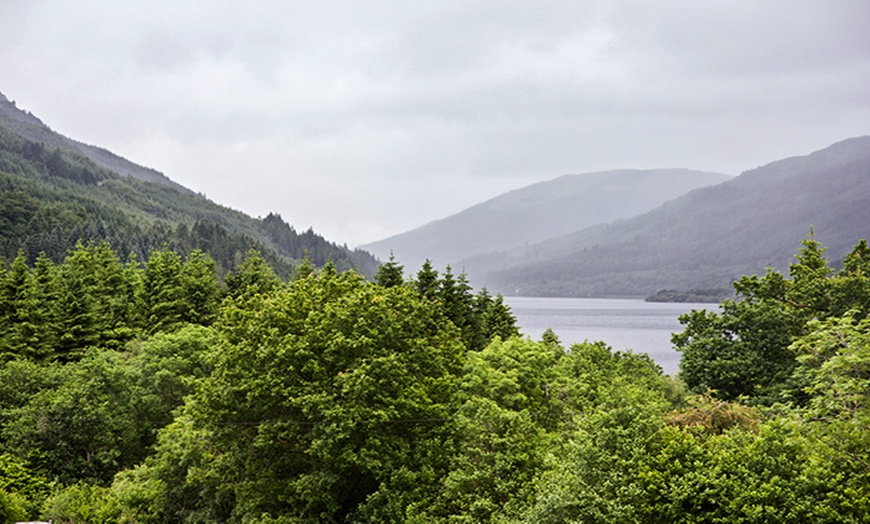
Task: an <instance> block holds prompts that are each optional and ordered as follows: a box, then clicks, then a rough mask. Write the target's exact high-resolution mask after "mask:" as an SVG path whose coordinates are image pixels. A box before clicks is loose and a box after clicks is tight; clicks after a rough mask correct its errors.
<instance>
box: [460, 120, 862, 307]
mask: <svg viewBox="0 0 870 524" xmlns="http://www.w3.org/2000/svg"><path fill="white" fill-rule="evenodd" d="M811 229H812V230H813V231H814V237H815V238H816V240H818V241H819V242H821V243H822V245H824V246H826V247H827V248H828V252H827V254H828V256H829V257H830V258H831V259H832V260H833V261H835V262H837V261H839V260H841V259H842V257H843V256H844V255H845V254H846V253H847V252H848V251H849V250H850V249H851V248H852V247H853V246H854V245H855V244H856V243H857V242H858V241H859V240H860V239H862V238H868V237H870V137H868V136H862V137H856V138H851V139H847V140H844V141H842V142H838V143H836V144H833V145H831V146H830V147H827V148H825V149H822V150H820V151H816V152H814V153H812V154H809V155H806V156H799V157H793V158H787V159H784V160H779V161H776V162H772V163H770V164H767V165H765V166H762V167H759V168H756V169H752V170H750V171H746V172H744V173H742V174H741V175H740V176H738V177H735V178H734V179H732V180H729V181H726V182H723V183H721V184H718V185H716V186H712V187H708V188H702V189H697V190H695V191H692V192H690V193H688V194H686V195H684V196H682V197H680V198H678V199H675V200H673V201H670V202H668V203H666V204H664V205H663V206H661V207H659V208H657V209H655V210H653V211H650V212H648V213H645V214H643V215H640V216H637V217H634V218H631V219H628V220H622V221H619V222H614V223H612V224H609V225H604V226H596V227H592V228H587V229H584V230H581V231H578V232H575V233H572V234H568V235H564V236H562V237H558V238H555V239H551V240H549V241H546V242H542V243H538V244H535V245H532V246H528V247H525V248H518V249H515V250H512V251H504V252H500V253H491V254H488V255H483V256H478V257H474V258H471V259H466V260H464V261H463V262H462V263H463V266H464V267H465V268H466V269H467V270H468V272H469V274H470V275H471V277H472V278H473V279H474V280H475V281H476V282H479V283H481V284H483V285H487V286H490V287H491V288H492V289H494V290H498V291H501V292H503V293H506V294H524V295H550V296H601V295H649V294H652V293H655V292H657V291H659V290H661V289H709V288H715V287H728V286H729V285H730V282H731V281H732V280H733V279H736V278H738V277H740V276H741V275H743V274H758V273H763V272H764V270H765V268H766V267H774V268H776V269H778V270H781V271H783V270H787V267H788V264H789V263H790V262H792V261H793V255H794V253H795V252H796V251H797V249H798V248H799V247H800V242H801V240H802V239H803V238H805V237H806V236H807V235H808V234H809V233H810V230H811Z"/></svg>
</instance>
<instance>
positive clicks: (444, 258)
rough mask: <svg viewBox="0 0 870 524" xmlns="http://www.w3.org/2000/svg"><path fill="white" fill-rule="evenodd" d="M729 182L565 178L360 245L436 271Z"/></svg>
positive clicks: (620, 174) (637, 175) (681, 177)
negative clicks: (434, 266)
mask: <svg viewBox="0 0 870 524" xmlns="http://www.w3.org/2000/svg"><path fill="white" fill-rule="evenodd" d="M728 178H729V177H728V176H727V175H722V174H718V173H707V172H702V171H691V170H688V169H650V170H635V169H631V170H628V169H626V170H617V171H602V172H596V173H586V174H581V175H565V176H562V177H559V178H556V179H554V180H550V181H546V182H540V183H537V184H533V185H530V186H528V187H525V188H522V189H517V190H515V191H511V192H508V193H505V194H503V195H501V196H498V197H496V198H493V199H491V200H489V201H487V202H484V203H482V204H478V205H476V206H473V207H470V208H468V209H466V210H464V211H462V212H460V213H457V214H455V215H452V216H450V217H447V218H445V219H442V220H438V221H435V222H431V223H429V224H427V225H425V226H422V227H420V228H417V229H414V230H412V231H409V232H406V233H403V234H400V235H396V236H393V237H390V238H387V239H385V240H381V241H378V242H374V243H371V244H366V245H364V246H361V247H362V248H363V249H366V250H368V251H370V252H372V253H374V254H375V255H378V256H380V257H382V258H386V257H388V256H389V254H390V252H393V253H394V254H395V256H396V258H397V259H398V260H399V261H401V262H402V263H403V264H405V266H406V267H412V268H413V267H419V265H420V264H421V263H422V262H423V261H424V260H425V259H427V258H429V259H431V260H433V261H435V262H436V263H437V264H438V265H442V264H447V263H456V262H458V261H459V260H462V259H463V258H467V257H470V256H473V255H476V254H481V253H488V252H492V251H500V250H507V249H511V248H514V247H518V246H523V245H525V244H530V243H535V242H540V241H542V240H545V239H548V238H553V237H556V236H559V235H563V234H566V233H570V232H574V231H578V230H580V229H583V228H585V227H588V226H591V225H593V224H597V223H603V222H611V221H613V220H616V219H619V218H626V217H631V216H635V215H638V214H640V213H644V212H646V211H649V210H651V209H654V208H655V207H656V206H659V205H661V204H662V203H664V202H665V201H667V200H669V199H672V198H676V197H678V196H680V195H683V194H685V193H686V192H688V191H690V190H692V189H695V188H698V187H703V186H709V185H713V184H717V183H720V182H722V181H724V180H727V179H728Z"/></svg>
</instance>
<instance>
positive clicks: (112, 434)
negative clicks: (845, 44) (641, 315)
mask: <svg viewBox="0 0 870 524" xmlns="http://www.w3.org/2000/svg"><path fill="white" fill-rule="evenodd" d="M403 273H404V271H403V268H402V267H401V266H400V265H398V264H397V263H396V262H394V261H391V262H388V263H387V264H384V265H383V266H381V268H380V269H379V271H378V273H377V276H376V279H375V282H368V281H366V280H364V279H363V278H362V277H360V276H359V275H358V274H357V273H354V272H344V273H339V272H337V271H336V270H335V267H334V266H333V265H331V264H328V265H327V266H325V267H324V268H323V269H320V270H317V269H315V268H314V267H312V266H311V265H310V264H307V263H306V264H303V265H302V266H300V268H299V270H298V271H297V273H296V276H295V277H294V279H293V280H291V281H290V282H283V281H281V279H279V278H278V277H277V276H276V275H275V274H274V272H273V271H272V270H271V269H270V267H269V265H268V264H267V263H266V262H265V261H264V260H263V259H262V258H261V257H259V256H258V255H257V254H256V253H251V254H250V255H249V256H248V257H247V258H246V259H245V261H244V262H243V263H242V264H241V265H240V266H239V269H238V271H237V272H234V273H231V274H230V275H228V276H227V278H226V279H225V284H221V283H220V280H219V279H218V278H217V275H216V273H215V271H214V264H213V263H211V261H210V260H209V258H208V257H207V256H205V255H203V254H202V253H201V252H194V253H191V254H190V255H188V256H187V257H180V256H179V255H178V254H176V253H174V252H172V251H156V252H154V253H152V254H151V255H150V256H149V258H148V259H147V262H146V263H145V264H144V265H142V264H139V263H137V262H135V261H134V262H131V263H127V264H124V263H122V262H121V260H120V258H119V257H118V256H117V255H116V254H115V253H114V252H113V251H112V250H111V249H110V248H109V247H108V245H106V244H99V245H81V246H79V247H78V248H76V249H75V250H74V251H73V252H72V253H70V254H69V255H68V257H67V258H66V259H65V260H64V261H63V262H62V263H60V264H54V263H53V262H51V261H50V260H48V259H47V258H46V257H41V258H40V259H39V260H38V261H37V264H36V266H35V267H33V268H29V267H28V266H27V264H26V262H25V257H24V256H23V255H21V256H19V257H17V258H16V259H15V260H14V261H13V262H12V264H11V265H10V266H9V267H4V268H3V270H2V271H0V327H2V330H0V518H2V519H3V520H5V521H15V520H30V519H36V518H41V519H46V520H47V519H52V520H53V521H54V522H94V523H95V522H100V523H105V522H114V523H118V524H121V523H128V522H139V523H163V522H545V523H549V522H551V523H557V522H558V523H561V522H861V521H863V520H865V519H866V516H867V515H868V514H870V471H868V469H867V467H866V464H867V463H868V461H870V451H868V450H870V427H868V420H870V411H868V410H870V379H868V373H867V370H868V369H870V354H868V348H870V320H868V319H867V315H868V312H870V309H868V304H870V277H868V275H870V248H868V247H867V244H866V242H864V241H862V242H860V243H859V244H858V245H857V246H856V247H855V248H854V249H853V250H852V252H851V253H850V254H849V256H848V257H847V258H846V262H845V264H844V267H843V269H842V270H840V271H833V270H832V269H831V268H830V267H829V265H828V263H827V261H826V259H825V257H824V250H823V249H822V247H821V246H820V245H819V244H818V243H817V242H815V241H813V240H812V239H807V240H806V241H805V243H804V248H803V249H802V250H801V251H800V252H799V253H798V257H797V259H796V261H795V263H794V264H793V265H792V266H791V267H790V268H789V274H788V276H785V275H783V274H781V273H778V272H775V271H771V272H769V273H768V274H767V275H765V276H764V277H757V276H753V277H746V278H743V279H741V280H740V281H739V282H738V283H737V284H736V286H735V289H736V291H737V292H738V295H739V300H733V301H726V302H725V303H723V304H722V308H721V310H719V311H718V312H710V311H695V312H692V313H690V314H688V315H686V316H685V317H683V319H682V321H683V323H684V324H685V326H686V328H685V331H684V332H683V333H680V334H677V335H675V336H674V342H675V344H676V345H677V347H678V348H679V349H680V350H681V351H683V353H684V359H683V362H682V363H681V373H682V375H683V377H684V380H685V383H683V382H681V381H678V380H674V379H673V378H671V377H667V376H663V375H662V374H661V370H660V368H658V366H656V365H655V364H654V363H653V362H652V361H651V360H650V359H649V358H648V357H646V356H645V355H635V354H631V353H623V352H613V351H611V349H610V348H608V347H607V346H606V345H605V344H604V343H603V342H595V343H593V342H588V343H583V344H575V345H573V346H571V347H570V348H565V347H563V346H562V345H561V343H560V342H559V339H558V336H557V334H556V333H553V332H552V331H548V332H546V333H545V334H544V335H543V337H542V339H541V340H540V341H534V340H531V339H529V338H525V339H523V338H519V337H518V336H516V335H517V332H516V327H515V326H514V321H513V317H512V315H511V314H510V311H509V310H508V309H507V308H505V307H504V304H503V302H502V301H501V298H500V297H498V296H496V297H492V296H491V295H489V294H488V293H487V292H486V291H484V290H481V291H480V292H478V293H476V294H475V293H472V291H471V289H470V287H469V286H468V284H467V282H466V281H465V278H464V277H463V276H462V275H459V276H456V275H453V274H452V272H451V271H449V269H448V270H445V271H444V272H443V273H439V272H438V271H436V270H435V269H434V268H432V267H431V266H430V265H428V264H426V265H424V266H423V267H422V268H421V269H420V270H419V271H418V272H417V273H416V276H415V277H414V278H413V279H410V280H405V279H404V278H403V277H402V275H403Z"/></svg>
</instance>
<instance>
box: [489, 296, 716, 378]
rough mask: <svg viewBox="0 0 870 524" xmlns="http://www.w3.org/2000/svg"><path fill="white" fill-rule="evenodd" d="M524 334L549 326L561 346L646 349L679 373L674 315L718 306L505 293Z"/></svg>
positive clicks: (678, 328)
mask: <svg viewBox="0 0 870 524" xmlns="http://www.w3.org/2000/svg"><path fill="white" fill-rule="evenodd" d="M505 302H507V303H508V304H509V305H510V307H511V309H512V310H513V313H514V315H515V316H516V317H517V324H518V325H519V326H520V332H522V334H523V335H529V336H531V337H532V338H533V339H535V340H540V338H541V334H543V332H544V330H545V329H547V328H548V327H549V328H552V329H553V331H555V332H556V335H558V336H559V340H561V341H562V344H563V345H564V346H565V347H568V346H570V345H571V344H574V343H576V342H584V341H586V340H589V341H590V342H591V341H596V340H603V341H604V342H606V343H607V345H608V346H610V347H611V348H613V349H614V350H627V349H631V350H632V351H633V352H635V353H646V354H648V355H649V356H650V357H652V358H653V360H655V361H656V363H657V364H658V365H660V366H661V367H662V369H664V371H665V373H667V374H669V375H673V374H674V373H676V372H677V366H678V364H679V361H680V354H679V353H678V352H677V351H674V349H673V348H672V346H671V333H674V332H680V331H682V330H683V326H682V325H681V324H680V322H679V320H677V317H679V316H680V314H682V313H686V312H688V311H690V310H692V309H716V308H717V305H716V304H694V303H686V304H677V303H660V302H644V301H643V299H627V298H612V299H611V298H546V297H505Z"/></svg>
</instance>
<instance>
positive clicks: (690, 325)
mask: <svg viewBox="0 0 870 524" xmlns="http://www.w3.org/2000/svg"><path fill="white" fill-rule="evenodd" d="M866 251H867V247H866V242H862V243H861V244H859V245H858V246H856V248H855V250H853V252H852V254H851V255H850V256H849V257H847V258H848V259H849V262H848V264H847V266H846V267H844V269H843V271H841V272H840V273H839V274H833V270H832V269H831V268H830V267H829V266H828V264H827V261H826V260H825V258H824V256H823V254H824V249H823V248H822V247H821V246H820V245H819V243H818V242H816V241H815V240H813V239H812V238H809V239H807V240H804V247H803V248H802V249H801V250H800V252H799V253H798V255H797V257H796V258H797V262H796V263H794V264H792V266H791V268H790V270H789V274H790V276H791V279H786V278H784V277H783V276H782V275H781V274H780V273H778V272H776V271H773V270H768V272H767V274H765V275H764V277H761V278H759V277H758V276H752V277H743V278H741V279H740V280H739V281H737V282H735V283H734V289H735V290H736V292H737V295H738V298H737V299H735V300H725V301H723V302H722V303H721V304H720V312H718V313H716V312H709V311H706V310H701V311H692V312H691V313H687V314H685V315H683V316H682V317H680V322H681V323H683V324H685V325H686V328H685V329H684V331H683V332H682V333H678V334H675V335H673V337H672V341H673V343H674V346H675V347H676V348H677V349H678V350H679V351H682V353H683V358H682V360H681V361H680V376H681V378H682V379H683V380H685V382H686V384H687V385H688V386H689V387H690V388H691V389H692V390H693V391H695V392H696V393H705V392H706V391H708V390H711V391H713V392H714V393H715V394H716V395H717V396H719V397H720V398H723V399H736V398H738V397H740V396H742V395H746V396H750V397H754V398H755V399H756V401H758V402H762V403H771V402H773V401H776V400H778V399H781V398H783V395H786V394H789V390H794V385H793V384H791V383H790V377H791V376H792V373H793V371H794V370H795V368H796V365H797V362H796V360H795V354H794V352H793V351H792V350H790V349H789V345H790V344H791V343H792V342H793V341H794V340H795V339H796V338H797V337H800V336H801V335H804V334H805V333H807V332H808V331H809V330H811V329H813V328H812V327H810V326H809V325H808V323H810V322H812V321H813V320H814V319H825V318H829V317H836V316H840V315H842V314H844V313H845V312H848V311H853V312H854V313H853V315H857V316H859V317H863V316H865V315H866V314H867V311H868V306H870V301H868V300H867V297H870V279H868V277H867V276H866V275H865V273H864V271H863V266H862V264H863V262H862V260H863V258H862V257H864V256H865V255H866Z"/></svg>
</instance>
